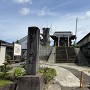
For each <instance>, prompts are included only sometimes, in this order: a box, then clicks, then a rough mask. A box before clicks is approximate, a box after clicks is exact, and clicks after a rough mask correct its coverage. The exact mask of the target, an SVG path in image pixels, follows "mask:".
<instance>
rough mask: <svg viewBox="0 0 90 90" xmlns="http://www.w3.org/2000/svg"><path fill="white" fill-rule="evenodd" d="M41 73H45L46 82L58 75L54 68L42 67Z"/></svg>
mask: <svg viewBox="0 0 90 90" xmlns="http://www.w3.org/2000/svg"><path fill="white" fill-rule="evenodd" d="M39 73H43V75H44V81H45V84H47V83H48V82H50V81H51V80H52V79H53V78H54V77H55V76H56V70H55V69H53V68H48V67H45V68H40V69H39Z"/></svg>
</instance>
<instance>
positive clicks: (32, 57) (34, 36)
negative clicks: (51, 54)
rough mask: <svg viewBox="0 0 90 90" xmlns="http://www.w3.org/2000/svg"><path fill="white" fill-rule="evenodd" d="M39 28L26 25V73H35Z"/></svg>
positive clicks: (36, 68)
mask: <svg viewBox="0 0 90 90" xmlns="http://www.w3.org/2000/svg"><path fill="white" fill-rule="evenodd" d="M39 39H40V30H39V28H38V27H28V43H27V69H26V73H27V75H36V74H37V71H38V60H39Z"/></svg>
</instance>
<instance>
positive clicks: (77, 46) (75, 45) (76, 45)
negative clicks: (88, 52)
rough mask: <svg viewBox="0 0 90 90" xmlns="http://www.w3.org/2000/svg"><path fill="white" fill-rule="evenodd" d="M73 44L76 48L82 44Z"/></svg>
mask: <svg viewBox="0 0 90 90" xmlns="http://www.w3.org/2000/svg"><path fill="white" fill-rule="evenodd" d="M72 46H73V47H75V48H80V46H79V45H78V44H73V45H72Z"/></svg>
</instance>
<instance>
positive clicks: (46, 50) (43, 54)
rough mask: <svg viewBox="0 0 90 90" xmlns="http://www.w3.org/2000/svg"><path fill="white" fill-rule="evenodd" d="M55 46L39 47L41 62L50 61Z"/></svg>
mask: <svg viewBox="0 0 90 90" xmlns="http://www.w3.org/2000/svg"><path fill="white" fill-rule="evenodd" d="M52 49H53V46H41V45H40V47H39V59H40V60H46V61H47V60H48V58H49V56H50V54H51V51H52Z"/></svg>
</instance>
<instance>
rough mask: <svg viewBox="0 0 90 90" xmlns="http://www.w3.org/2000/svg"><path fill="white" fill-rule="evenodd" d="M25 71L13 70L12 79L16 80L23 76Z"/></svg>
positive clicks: (20, 69) (19, 68) (18, 68)
mask: <svg viewBox="0 0 90 90" xmlns="http://www.w3.org/2000/svg"><path fill="white" fill-rule="evenodd" d="M24 74H25V71H24V70H23V69H22V68H21V67H17V68H15V69H14V78H15V79H18V78H19V77H20V76H23V75H24Z"/></svg>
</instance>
